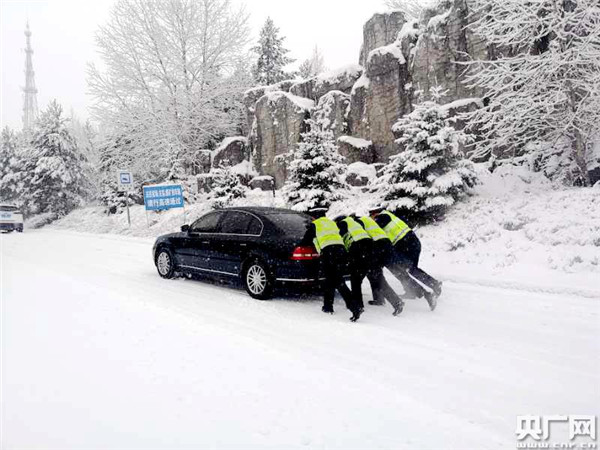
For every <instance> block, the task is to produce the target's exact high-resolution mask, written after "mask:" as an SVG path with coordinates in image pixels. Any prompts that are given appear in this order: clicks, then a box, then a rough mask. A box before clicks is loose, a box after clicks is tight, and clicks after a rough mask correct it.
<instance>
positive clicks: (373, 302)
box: [369, 300, 384, 306]
mask: <svg viewBox="0 0 600 450" xmlns="http://www.w3.org/2000/svg"><path fill="white" fill-rule="evenodd" d="M369 305H373V306H383V305H384V303H383V302H382V301H381V300H369Z"/></svg>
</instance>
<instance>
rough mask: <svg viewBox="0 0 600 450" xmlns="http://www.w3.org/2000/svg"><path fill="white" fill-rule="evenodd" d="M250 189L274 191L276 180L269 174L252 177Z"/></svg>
mask: <svg viewBox="0 0 600 450" xmlns="http://www.w3.org/2000/svg"><path fill="white" fill-rule="evenodd" d="M249 186H250V189H260V190H261V191H273V187H274V186H275V180H274V179H273V177H271V176H269V175H261V176H258V177H254V178H252V180H250V183H249Z"/></svg>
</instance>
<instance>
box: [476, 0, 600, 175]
mask: <svg viewBox="0 0 600 450" xmlns="http://www.w3.org/2000/svg"><path fill="white" fill-rule="evenodd" d="M470 8H471V12H472V15H473V17H474V18H477V20H475V21H474V22H473V23H472V24H471V25H470V27H471V28H472V30H473V31H474V32H475V33H476V34H477V35H478V36H480V37H482V38H483V39H485V40H486V41H487V42H488V44H489V45H490V46H491V47H492V49H493V50H494V52H493V53H494V55H495V58H494V59H492V60H489V61H486V60H476V61H471V62H468V63H467V64H468V67H469V69H471V71H470V76H469V78H468V83H469V84H470V85H471V86H473V87H476V88H478V89H481V90H483V91H484V92H486V102H485V106H484V107H483V108H481V109H479V110H477V111H475V112H473V113H472V114H471V115H470V121H471V126H472V127H474V128H475V129H477V130H478V134H479V135H480V136H481V139H480V140H478V141H477V150H476V155H477V156H487V155H490V154H491V155H504V154H509V155H513V154H516V155H518V154H519V153H521V152H523V151H524V149H525V147H526V146H527V145H529V144H532V143H533V144H538V143H539V144H541V146H542V147H544V148H547V149H548V150H549V151H550V152H556V145H555V144H558V145H560V146H563V142H564V141H565V140H567V141H568V143H569V144H568V148H569V152H568V153H567V154H566V155H565V156H566V158H567V159H572V160H573V161H575V163H576V165H577V167H578V168H579V172H580V173H579V178H580V180H581V182H582V183H583V184H588V183H589V175H588V169H587V164H586V160H587V148H589V147H590V146H591V141H592V138H593V135H594V134H595V133H596V132H597V130H598V128H599V125H598V124H599V123H600V5H599V4H598V0H502V1H498V0H473V2H471V6H470Z"/></svg>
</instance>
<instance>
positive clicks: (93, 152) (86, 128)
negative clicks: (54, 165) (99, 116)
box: [68, 114, 100, 200]
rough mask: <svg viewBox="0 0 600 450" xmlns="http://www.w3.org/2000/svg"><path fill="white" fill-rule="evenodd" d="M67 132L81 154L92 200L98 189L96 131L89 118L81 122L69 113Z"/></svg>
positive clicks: (98, 172) (98, 161) (98, 158)
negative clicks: (73, 139)
mask: <svg viewBox="0 0 600 450" xmlns="http://www.w3.org/2000/svg"><path fill="white" fill-rule="evenodd" d="M68 125H69V132H70V133H71V135H72V136H73V138H75V142H76V143H77V148H78V149H79V151H80V152H81V154H82V155H83V158H84V159H83V171H84V176H85V178H86V179H87V180H88V181H89V185H90V188H91V189H90V190H89V192H88V194H89V195H90V198H89V199H87V200H92V199H95V198H97V197H98V195H99V192H100V191H99V189H100V170H99V167H100V154H99V150H98V143H97V140H98V132H97V131H96V129H95V128H94V127H93V126H92V124H91V122H90V121H89V120H86V121H85V122H82V121H81V120H79V118H78V117H77V116H75V115H74V114H71V118H70V120H69V122H68Z"/></svg>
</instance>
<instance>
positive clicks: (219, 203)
mask: <svg viewBox="0 0 600 450" xmlns="http://www.w3.org/2000/svg"><path fill="white" fill-rule="evenodd" d="M210 173H211V178H212V196H211V197H212V206H213V208H224V207H225V206H228V205H230V204H231V202H232V201H233V200H234V199H236V198H244V197H246V188H245V187H244V186H243V185H242V182H241V181H240V179H239V177H238V176H237V175H236V174H235V173H234V172H233V170H231V167H230V166H229V164H227V163H225V162H222V163H221V165H220V166H219V167H218V168H215V169H212V170H211V171H210Z"/></svg>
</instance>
